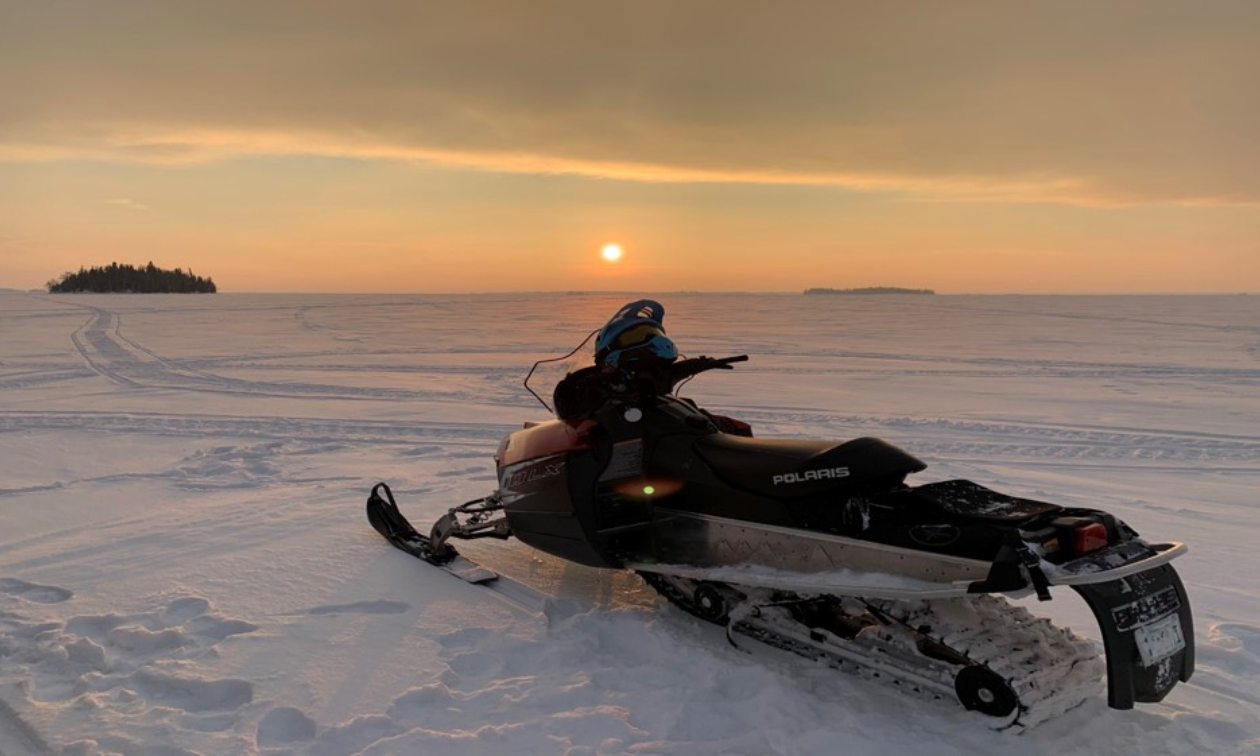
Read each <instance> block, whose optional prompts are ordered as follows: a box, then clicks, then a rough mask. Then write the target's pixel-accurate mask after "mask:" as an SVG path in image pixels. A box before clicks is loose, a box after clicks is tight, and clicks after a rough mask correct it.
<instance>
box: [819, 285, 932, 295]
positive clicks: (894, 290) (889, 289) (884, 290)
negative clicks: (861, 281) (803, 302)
mask: <svg viewBox="0 0 1260 756" xmlns="http://www.w3.org/2000/svg"><path fill="white" fill-rule="evenodd" d="M805 293H806V294H935V293H936V292H934V291H932V290H931V289H901V288H898V287H896V286H867V287H866V288H862V289H806V290H805Z"/></svg>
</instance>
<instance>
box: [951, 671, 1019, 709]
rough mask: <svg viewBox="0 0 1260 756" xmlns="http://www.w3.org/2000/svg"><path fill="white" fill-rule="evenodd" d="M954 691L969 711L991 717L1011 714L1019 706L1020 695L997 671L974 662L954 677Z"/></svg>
mask: <svg viewBox="0 0 1260 756" xmlns="http://www.w3.org/2000/svg"><path fill="white" fill-rule="evenodd" d="M954 692H955V693H957V694H958V700H959V701H961V702H962V705H963V707H964V708H966V709H967V710H968V711H978V712H980V713H981V714H987V715H988V716H991V717H1007V716H1010V715H1011V714H1012V713H1013V712H1014V711H1015V709H1016V708H1017V707H1018V706H1019V697H1018V696H1016V695H1015V691H1013V690H1011V686H1010V685H1007V684H1006V681H1005V680H1003V679H1002V678H1001V676H1000V675H998V674H997V673H996V672H994V671H993V670H991V669H988V668H987V667H982V666H980V665H978V664H973V665H970V666H966V667H963V668H962V671H961V672H959V673H958V676H957V677H955V678H954Z"/></svg>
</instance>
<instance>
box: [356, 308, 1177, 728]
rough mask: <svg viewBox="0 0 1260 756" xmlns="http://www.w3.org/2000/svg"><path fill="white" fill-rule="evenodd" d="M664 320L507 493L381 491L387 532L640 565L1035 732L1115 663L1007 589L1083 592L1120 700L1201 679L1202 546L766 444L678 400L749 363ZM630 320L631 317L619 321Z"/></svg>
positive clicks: (897, 462)
mask: <svg viewBox="0 0 1260 756" xmlns="http://www.w3.org/2000/svg"><path fill="white" fill-rule="evenodd" d="M647 304H648V305H655V307H657V308H659V305H658V304H656V303H654V302H647ZM627 312H628V313H630V315H629V316H625V313H627ZM623 316H624V317H623ZM662 317H663V310H653V309H651V308H650V307H645V306H644V302H637V303H634V304H633V305H630V306H627V308H625V309H623V311H622V312H620V313H618V317H617V318H614V321H610V325H609V326H606V327H605V329H604V331H601V332H600V341H599V342H598V343H597V354H596V356H597V362H598V364H597V365H596V366H592V367H587V368H583V369H582V370H578V371H574V372H572V373H570V374H569V375H568V376H567V377H566V378H565V379H564V380H563V381H561V382H560V384H559V385H558V386H557V388H556V391H555V394H554V397H553V398H554V401H555V404H556V410H557V413H558V414H559V415H560V419H556V420H550V421H546V422H540V423H526V424H525V427H524V428H522V429H521V430H518V431H515V432H513V433H511V434H509V435H508V436H507V437H506V438H505V439H503V441H502V442H501V443H500V445H499V449H498V452H497V453H496V454H495V462H496V465H497V469H498V479H499V488H498V490H497V491H495V492H494V493H493V494H491V495H490V496H488V497H486V498H485V499H478V500H475V501H472V502H468V503H466V504H463V505H461V506H459V507H456V508H454V509H452V510H450V511H449V513H448V514H447V515H445V516H444V517H442V518H441V519H440V520H439V521H438V522H437V523H436V524H435V525H434V526H433V528H432V530H431V531H430V533H429V534H428V535H427V536H426V535H422V534H420V533H418V532H417V531H416V530H415V529H414V528H413V527H412V526H411V525H410V524H409V523H408V522H407V521H406V519H405V518H404V517H403V516H402V514H401V513H400V512H399V511H398V508H397V506H396V504H395V502H394V498H393V495H392V493H391V492H390V490H389V487H388V486H386V485H385V484H383V483H382V484H378V485H377V486H376V487H375V488H373V490H372V493H371V496H370V497H369V499H368V504H367V512H368V518H369V520H370V521H371V523H372V525H373V526H374V527H375V528H376V529H377V530H378V531H379V532H380V533H381V534H382V535H384V536H385V537H386V538H387V539H389V540H390V542H391V543H393V544H394V545H396V546H398V547H399V548H401V549H403V550H405V551H407V552H409V553H411V554H413V555H415V556H418V557H420V558H422V559H424V560H426V561H428V562H431V563H433V564H438V565H443V566H446V567H447V568H448V569H453V571H457V572H459V571H462V572H463V576H464V577H465V578H466V579H470V580H473V581H474V582H475V581H478V580H488V579H493V578H494V577H495V575H494V573H491V572H488V571H485V570H483V569H478V568H477V567H476V566H475V565H471V564H469V563H467V560H464V559H463V558H462V557H460V556H459V555H458V554H457V552H456V551H455V549H454V547H453V546H452V545H451V543H450V540H451V539H472V538H486V537H492V538H509V537H512V536H515V537H516V538H519V539H520V540H521V541H523V542H525V543H527V544H529V545H530V546H532V547H534V548H537V549H539V550H541V551H544V552H547V553H549V554H552V555H555V556H557V557H560V558H562V559H566V560H570V561H573V562H577V563H580V564H584V565H589V566H592V567H604V568H611V569H629V570H634V571H636V572H637V573H638V574H639V575H641V576H642V577H643V579H644V580H645V581H646V582H647V583H648V585H650V586H651V587H653V588H654V589H655V590H656V591H658V592H659V593H660V594H662V595H663V596H664V597H665V598H666V599H668V600H669V601H670V602H672V603H674V604H675V605H677V606H679V607H681V608H683V609H684V610H686V611H687V612H690V613H691V614H693V615H695V616H697V617H700V618H702V619H705V620H708V621H711V622H715V623H719V624H721V625H724V626H726V628H727V633H728V637H730V638H731V640H732V642H737V641H739V640H740V639H743V638H751V639H754V640H756V641H759V642H761V643H764V644H767V645H770V646H773V647H777V648H780V649H784V650H787V651H791V652H793V653H796V654H799V655H801V656H805V657H807V658H811V659H817V660H821V661H824V662H826V663H828V664H831V665H833V666H836V667H839V668H852V669H853V670H855V671H857V672H859V673H861V674H864V675H867V676H870V677H879V678H882V679H885V680H888V681H890V682H893V683H894V684H896V685H898V686H900V687H902V688H903V689H906V690H911V691H915V692H919V693H923V694H926V695H929V696H933V697H938V698H956V699H957V700H958V701H959V702H960V703H961V704H962V705H963V706H964V707H965V708H967V709H971V710H975V711H979V712H981V713H983V714H987V715H990V716H991V717H993V718H994V719H993V720H990V721H991V722H993V723H995V724H997V725H998V726H1007V725H1013V724H1017V723H1018V724H1020V725H1023V726H1031V725H1033V724H1035V723H1037V722H1039V721H1042V720H1044V719H1046V718H1049V717H1052V716H1055V715H1057V714H1059V713H1061V712H1062V711H1065V710H1067V709H1068V708H1071V707H1073V706H1075V705H1077V704H1079V703H1081V702H1082V701H1084V700H1086V699H1089V698H1092V697H1094V696H1095V695H1097V693H1098V691H1099V689H1100V678H1101V677H1102V664H1101V662H1100V660H1099V659H1098V657H1097V654H1096V652H1095V650H1094V648H1093V645H1092V644H1091V643H1089V642H1088V641H1085V640H1083V639H1081V638H1079V637H1077V636H1075V635H1073V634H1072V633H1070V632H1069V631H1067V630H1064V629H1061V628H1058V627H1055V626H1054V625H1052V624H1051V623H1050V622H1049V621H1047V620H1045V619H1040V618H1037V617H1034V616H1033V615H1031V614H1030V613H1028V612H1027V611H1026V610H1024V609H1023V608H1021V607H1017V606H1014V605H1012V604H1010V603H1009V602H1008V601H1007V600H1006V599H1005V598H1003V597H1001V596H999V595H994V594H1007V595H1010V596H1015V597H1018V596H1021V595H1026V594H1031V593H1035V594H1036V595H1037V597H1038V598H1040V599H1041V600H1049V599H1050V598H1051V589H1052V588H1053V587H1054V586H1070V587H1071V588H1072V589H1073V590H1075V591H1076V592H1077V593H1079V594H1080V595H1081V596H1082V597H1083V598H1084V599H1085V601H1086V602H1087V603H1088V605H1089V606H1090V608H1091V610H1092V611H1093V613H1094V616H1095V618H1096V619H1097V621H1098V624H1099V627H1100V629H1101V631H1102V637H1103V642H1104V646H1105V651H1106V673H1107V675H1106V676H1107V688H1108V702H1109V704H1110V705H1111V706H1112V707H1114V708H1117V709H1128V708H1132V706H1133V705H1134V703H1135V702H1142V703H1146V702H1157V701H1160V700H1162V699H1163V698H1164V697H1165V696H1166V695H1167V694H1168V692H1169V691H1170V690H1171V689H1172V688H1173V687H1174V686H1175V685H1176V684H1177V682H1178V681H1184V680H1188V679H1189V678H1190V675H1191V673H1192V672H1193V669H1194V637H1193V624H1192V618H1191V613H1190V603H1189V601H1188V599H1187V597H1186V592H1185V589H1184V587H1183V586H1182V583H1181V580H1180V579H1179V578H1178V576H1177V573H1176V572H1175V571H1174V570H1173V568H1172V567H1171V566H1170V565H1169V562H1170V561H1171V560H1172V559H1173V558H1175V557H1177V556H1179V555H1181V554H1182V553H1184V552H1185V550H1186V548H1185V546H1184V545H1182V544H1179V543H1152V542H1148V541H1146V540H1143V539H1142V538H1139V537H1138V534H1137V533H1136V532H1135V531H1134V530H1133V529H1132V528H1130V527H1129V526H1127V525H1126V524H1125V523H1123V522H1121V521H1120V520H1119V519H1117V518H1116V517H1114V516H1113V515H1110V514H1108V513H1106V512H1102V511H1098V510H1093V509H1080V508H1067V507H1061V506H1057V505H1055V504H1049V503H1045V502H1040V501H1033V500H1029V499H1023V498H1018V497H1013V496H1008V495H1005V494H1002V493H998V492H996V491H993V490H990V489H988V488H985V487H983V486H981V485H978V484H976V483H973V482H971V481H967V480H947V481H940V482H936V483H928V484H925V485H920V486H909V485H907V484H906V483H905V479H906V477H907V476H908V475H910V474H912V473H916V472H920V471H922V470H923V469H925V468H926V465H925V464H924V463H923V462H921V461H919V460H918V459H916V458H915V457H913V456H912V455H910V454H908V453H906V452H905V451H902V450H901V449H899V448H897V447H896V446H893V445H892V444H889V443H887V442H885V441H882V440H879V439H876V438H859V439H854V440H850V441H845V442H835V441H823V440H796V439H762V438H754V437H752V435H751V432H750V430H749V428H748V426H747V425H745V424H743V423H741V422H739V421H737V420H733V419H731V418H727V417H723V416H720V415H714V414H712V413H709V412H707V411H705V410H703V409H701V408H699V407H697V406H696V405H695V404H694V403H693V402H691V401H689V400H687V399H684V398H680V397H679V396H677V395H676V393H675V387H676V386H678V384H680V383H681V382H685V381H686V380H688V379H690V378H692V377H694V376H696V375H699V374H700V373H703V372H706V371H709V370H714V369H731V368H732V367H733V365H734V364H736V363H739V362H742V361H744V360H746V359H747V357H745V356H739V357H728V358H722V359H714V358H708V357H696V358H690V359H677V355H676V352H673V345H672V342H668V341H667V340H665V339H664V330H663V328H662V327H661V326H660V321H661V319H662ZM618 319H621V320H627V319H628V320H631V321H632V324H631V325H630V326H629V327H625V326H624V324H622V325H621V326H618V327H617V328H611V326H612V325H613V324H614V323H616V322H617V321H618ZM644 321H646V322H644ZM575 351H576V350H575ZM537 367H538V365H537V364H536V365H535V368H537ZM533 372H534V371H531V374H533ZM528 381H529V379H528V378H527V379H526V387H527V388H528V385H529V384H528ZM545 404H546V403H545V402H544V405H545Z"/></svg>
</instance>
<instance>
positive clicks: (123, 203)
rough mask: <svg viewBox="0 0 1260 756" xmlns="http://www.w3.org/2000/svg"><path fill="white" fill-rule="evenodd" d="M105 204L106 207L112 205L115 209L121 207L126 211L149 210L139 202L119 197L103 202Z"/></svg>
mask: <svg viewBox="0 0 1260 756" xmlns="http://www.w3.org/2000/svg"><path fill="white" fill-rule="evenodd" d="M105 203H106V204H108V205H113V206H115V207H121V208H124V209H127V210H148V209H149V206H148V205H145V204H143V203H141V202H136V201H135V200H133V199H127V198H126V197H119V198H117V199H110V200H105Z"/></svg>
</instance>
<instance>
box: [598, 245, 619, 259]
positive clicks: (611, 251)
mask: <svg viewBox="0 0 1260 756" xmlns="http://www.w3.org/2000/svg"><path fill="white" fill-rule="evenodd" d="M601 254H602V255H603V256H604V259H605V260H607V261H608V262H617V261H618V260H620V259H621V247H620V246H618V245H616V244H606V245H604V251H603V252H601Z"/></svg>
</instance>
